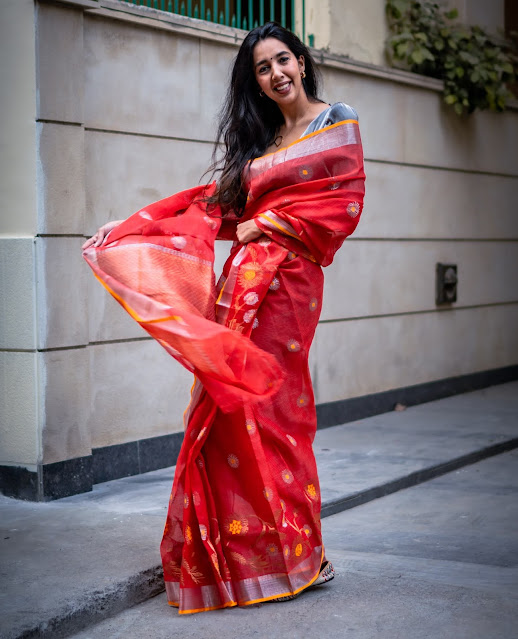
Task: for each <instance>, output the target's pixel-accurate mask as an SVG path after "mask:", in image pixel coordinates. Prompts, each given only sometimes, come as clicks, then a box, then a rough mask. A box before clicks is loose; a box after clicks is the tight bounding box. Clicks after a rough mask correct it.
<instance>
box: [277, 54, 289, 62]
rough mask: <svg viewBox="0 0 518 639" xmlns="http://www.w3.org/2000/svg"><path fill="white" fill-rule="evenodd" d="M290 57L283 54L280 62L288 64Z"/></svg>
mask: <svg viewBox="0 0 518 639" xmlns="http://www.w3.org/2000/svg"><path fill="white" fill-rule="evenodd" d="M288 60H289V57H288V56H287V55H285V56H283V57H282V58H280V60H279V62H280V63H281V64H286V62H288Z"/></svg>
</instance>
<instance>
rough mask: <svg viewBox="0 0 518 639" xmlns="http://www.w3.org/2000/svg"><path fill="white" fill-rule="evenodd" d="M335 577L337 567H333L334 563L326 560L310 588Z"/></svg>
mask: <svg viewBox="0 0 518 639" xmlns="http://www.w3.org/2000/svg"><path fill="white" fill-rule="evenodd" d="M334 578H335V569H334V568H333V564H332V563H331V562H330V561H327V560H325V561H324V562H323V563H322V566H321V567H320V573H319V574H318V577H317V578H316V579H315V581H314V582H313V583H312V584H311V586H310V588H311V587H313V586H320V584H325V583H326V582H327V581H331V579H334Z"/></svg>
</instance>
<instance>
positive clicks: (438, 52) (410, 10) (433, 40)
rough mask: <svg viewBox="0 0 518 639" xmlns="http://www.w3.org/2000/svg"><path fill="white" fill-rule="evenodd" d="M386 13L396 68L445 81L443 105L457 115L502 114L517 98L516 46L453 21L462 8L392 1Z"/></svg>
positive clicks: (388, 4) (410, 1)
mask: <svg viewBox="0 0 518 639" xmlns="http://www.w3.org/2000/svg"><path fill="white" fill-rule="evenodd" d="M386 11H387V18H388V21H389V26H390V30H391V32H392V34H393V35H392V36H391V37H390V38H389V39H388V41H387V53H388V55H389V58H390V60H391V62H392V64H393V65H394V66H399V67H402V68H406V69H409V70H410V71H413V72H415V73H421V74H423V75H427V76H431V77H433V78H439V79H440V80H443V81H444V101H445V102H446V104H449V105H451V106H452V107H453V109H455V112H456V113H457V114H458V115H462V114H463V113H472V112H473V111H475V109H491V110H493V111H503V110H504V109H505V106H506V102H507V100H508V99H509V98H511V97H514V96H513V94H512V93H511V92H510V91H509V89H508V87H509V86H511V85H512V84H513V83H515V82H516V81H517V79H518V57H517V55H516V47H513V45H512V43H510V42H505V41H503V40H499V39H497V38H495V37H492V36H490V35H488V34H487V33H486V32H485V31H484V30H483V29H481V28H480V27H477V26H465V25H461V24H458V23H456V22H454V20H455V19H456V18H457V16H458V14H457V10H456V9H453V10H451V11H445V10H444V9H442V8H441V7H440V6H439V5H438V4H436V3H435V2H428V1H426V0H423V1H416V0H387V4H386Z"/></svg>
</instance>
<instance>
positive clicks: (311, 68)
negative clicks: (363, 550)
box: [84, 23, 365, 613]
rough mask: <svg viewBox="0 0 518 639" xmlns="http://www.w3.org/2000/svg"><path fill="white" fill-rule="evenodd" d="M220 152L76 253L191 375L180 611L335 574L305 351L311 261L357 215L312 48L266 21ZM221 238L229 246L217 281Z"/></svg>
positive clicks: (286, 594) (170, 576)
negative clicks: (201, 178) (323, 516)
mask: <svg viewBox="0 0 518 639" xmlns="http://www.w3.org/2000/svg"><path fill="white" fill-rule="evenodd" d="M221 141H223V143H224V147H225V154H224V156H223V159H222V161H221V166H218V165H215V166H213V168H214V169H218V170H219V171H220V175H219V179H218V181H217V182H215V183H213V184H211V185H207V186H202V187H196V188H194V189H190V190H188V191H184V192H182V193H179V194H176V195H174V196H172V197H170V198H167V199H165V200H162V201H161V202H157V203H155V204H152V205H150V206H147V207H146V208H145V209H144V210H142V211H139V212H138V213H136V214H135V215H133V216H132V217H130V218H129V219H128V220H126V221H125V222H123V223H117V224H114V223H111V224H108V225H105V226H104V227H102V228H101V229H99V231H98V232H97V234H96V235H95V236H94V237H93V238H91V239H90V240H88V241H87V242H86V243H85V245H84V247H85V249H86V250H85V258H86V259H87V260H88V262H89V263H90V265H91V266H92V268H93V269H94V271H95V273H96V275H97V276H98V278H99V279H100V281H101V282H102V283H103V284H104V285H105V286H106V287H107V288H108V290H109V291H110V292H111V293H112V294H113V295H114V296H115V297H116V299H118V301H119V302H120V303H121V304H122V305H123V306H124V307H125V308H126V310H128V312H130V313H131V315H132V316H133V317H134V318H135V319H137V321H139V323H140V324H141V325H142V326H143V327H144V328H145V329H146V330H147V331H148V332H149V333H150V334H151V335H153V336H154V337H155V338H156V339H157V340H158V341H159V342H160V344H162V346H164V347H165V348H166V349H167V350H168V352H169V353H170V354H171V355H173V356H174V357H175V358H176V359H177V360H178V361H180V362H181V363H182V364H184V365H185V366H186V367H187V368H188V369H189V370H191V371H192V372H193V373H194V374H195V384H194V386H193V390H192V399H191V403H190V405H189V407H188V409H187V411H186V413H185V429H186V430H185V438H184V442H183V445H182V449H181V451H180V455H179V458H178V463H177V466H176V471H175V478H174V483H173V490H172V494H171V499H170V504H169V511H168V515H167V521H166V526H165V530H164V536H163V540H162V545H161V553H162V561H163V566H164V579H165V585H166V591H167V595H168V600H169V603H170V604H171V605H173V606H177V607H178V608H179V611H180V613H192V612H199V611H203V610H212V609H215V608H224V607H229V606H237V605H240V606H246V605H249V604H253V603H257V602H261V601H282V600H285V599H292V598H293V597H295V596H296V595H298V594H299V593H300V592H302V591H303V590H305V589H306V588H308V587H310V586H314V585H318V584H321V583H324V582H326V581H329V580H331V579H332V578H333V576H334V571H333V567H332V565H331V564H330V562H329V561H327V560H326V558H325V553H324V548H323V543H322V536H321V530H320V505H321V496H320V488H319V482H318V475H317V468H316V463H315V457H314V454H313V450H312V442H313V439H314V436H315V431H316V411H315V402H314V397H313V390H312V385H311V378H310V374H309V367H308V354H309V348H310V346H311V342H312V339H313V336H314V332H315V329H316V326H317V323H318V317H319V314H320V309H321V307H322V290H323V275H322V268H321V267H322V266H327V265H328V264H330V263H331V262H332V260H333V257H334V254H335V252H336V251H337V250H338V249H339V248H340V246H341V244H342V243H343V241H344V239H345V238H346V237H347V236H348V235H349V234H351V233H352V232H353V231H354V229H355V228H356V225H357V223H358V220H359V217H360V213H361V209H362V202H363V194H364V179H365V174H364V171H363V155H362V147H361V141H360V134H359V130H358V121H357V115H356V112H355V111H354V109H352V108H351V107H348V106H347V105H345V104H343V103H338V104H334V105H332V106H330V105H328V104H326V103H324V102H322V101H321V100H320V99H319V98H318V95H317V76H316V71H315V65H314V62H313V60H312V58H311V56H310V53H309V51H308V50H307V48H306V47H305V46H304V45H303V44H302V43H301V42H300V40H299V39H298V38H297V37H296V36H294V35H293V34H292V33H290V32H289V31H286V30H285V29H283V28H282V27H280V26H279V25H276V24H272V23H269V24H266V25H264V26H262V27H258V28H256V29H253V30H252V31H251V32H250V33H249V34H248V35H247V37H246V38H245V40H244V42H243V44H242V46H241V48H240V50H239V53H238V55H237V57H236V60H235V63H234V67H233V70H232V80H231V84H230V87H229V90H228V94H227V100H226V104H225V107H224V110H223V113H222V115H221V120H220V126H219V130H218V140H217V144H216V148H217V145H218V144H219V143H220V142H221ZM107 233H109V235H108V236H107V237H106V234H107ZM216 238H220V239H231V240H233V241H234V244H233V246H232V249H231V252H230V256H229V258H228V260H227V262H226V264H225V266H224V269H223V274H222V276H221V278H220V280H219V283H218V286H217V288H216V287H214V285H213V272H212V264H213V258H214V253H213V244H214V240H215V239H216Z"/></svg>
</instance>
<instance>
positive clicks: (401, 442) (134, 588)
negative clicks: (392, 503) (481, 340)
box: [0, 382, 518, 639]
mask: <svg viewBox="0 0 518 639" xmlns="http://www.w3.org/2000/svg"><path fill="white" fill-rule="evenodd" d="M517 445H518V382H513V383H510V384H503V385H501V386H495V387H492V388H489V389H485V390H482V391H477V392H474V393H468V394H466V395H459V396H455V397H450V398H447V399H443V400H439V401H436V402H430V403H428V404H422V405H420V406H415V407H412V408H409V409H407V410H406V411H403V412H393V413H385V414H383V415H378V416H376V417H371V418H368V419H364V420H360V421H357V422H352V423H349V424H346V425H344V426H336V427H332V428H328V429H325V430H322V431H319V432H318V433H317V438H316V441H315V452H316V455H317V461H318V464H319V472H320V479H321V485H322V494H323V514H324V515H330V514H332V513H335V512H340V511H342V510H344V509H348V508H351V507H353V506H358V505H359V504H361V503H364V502H368V501H371V500H373V499H375V498H376V497H380V496H383V495H387V494H390V493H391V492H394V491H399V490H401V489H403V488H407V487H409V486H414V485H416V484H419V483H421V482H423V481H426V480H428V479H430V478H432V477H436V476H439V475H441V474H443V473H445V472H451V471H453V470H455V469H456V468H463V467H465V466H466V464H469V463H473V462H475V461H477V460H480V459H485V458H487V457H490V456H491V455H495V454H496V453H501V452H502V451H505V450H512V449H513V448H515V447H516V446H517ZM503 457H505V455H503V456H502V455H500V456H499V457H494V458H493V460H492V461H495V462H496V460H499V459H502V458H503ZM488 463H489V462H488ZM471 468H475V467H474V466H473V467H471ZM466 470H467V469H466ZM172 475H173V470H172V469H165V470H160V471H155V472H152V473H147V474H146V475H140V476H136V477H130V478H126V479H122V480H117V481H113V482H108V483H105V484H100V485H98V486H96V487H95V488H94V491H93V492H92V493H86V494H83V495H77V496H74V497H70V498H67V499H62V500H60V501H58V502H50V503H44V504H34V503H27V502H21V501H17V500H13V499H8V498H5V497H0V521H1V524H0V527H1V530H0V532H1V537H0V541H1V545H0V551H1V568H0V575H1V577H2V583H3V584H6V586H5V587H4V588H2V592H1V593H0V637H2V638H5V639H15V638H16V639H18V638H21V637H24V638H26V639H28V638H29V637H52V638H58V637H66V636H70V634H72V633H74V632H77V631H78V630H79V629H80V628H85V627H89V626H91V625H92V624H94V623H95V622H98V621H99V620H101V619H103V618H104V617H107V616H110V615H115V614H117V613H119V612H121V611H123V610H125V609H127V608H128V607H129V606H132V605H135V604H137V603H139V602H141V601H145V600H146V599H149V598H150V597H152V596H153V595H155V594H157V593H159V592H160V591H161V589H162V583H161V576H160V557H159V553H158V545H159V542H160V538H161V534H162V529H163V524H164V520H165V513H166V507H167V503H168V497H169V491H170V488H171V482H172ZM453 476H454V475H447V476H445V477H444V479H446V477H453ZM438 481H440V480H435V482H438ZM430 485H431V484H430ZM427 486H428V484H427ZM421 488H424V486H421V487H419V490H421ZM416 490H417V488H416ZM406 492H412V491H406ZM401 494H402V493H401ZM399 495H400V494H399V493H398V495H394V496H392V497H390V498H389V497H387V498H385V499H383V500H378V501H376V502H373V503H372V504H369V505H368V507H369V508H372V507H374V506H375V505H378V504H383V503H389V500H390V499H394V498H396V497H398V496H399ZM442 507H443V508H445V511H448V508H449V502H448V501H445V502H444V504H443V506H442ZM366 508H367V505H366V506H365V509H366ZM439 510H440V509H439V508H438V509H437V511H439ZM361 512H369V511H366V510H364V507H361V508H360V507H359V508H355V509H354V510H353V511H349V512H348V513H346V514H344V515H343V517H346V515H347V516H349V517H351V516H353V515H354V516H359V515H358V514H357V513H361ZM341 516H342V515H340V517H341ZM469 516H470V515H469V513H468V514H467V517H468V518H469ZM366 517H367V518H369V517H370V515H366ZM333 521H335V518H333V517H330V518H329V519H326V520H324V522H325V523H324V527H325V529H326V531H327V532H328V535H327V536H326V546H327V547H328V548H333V550H336V558H337V559H336V563H337V564H338V565H339V566H340V568H341V570H343V571H344V572H343V574H344V575H345V568H346V565H345V564H344V565H342V564H340V563H339V562H340V561H342V559H341V557H342V555H341V554H340V553H342V552H345V553H346V556H344V557H343V561H345V562H346V563H347V562H350V561H352V560H353V559H354V556H355V555H354V553H362V557H361V560H362V561H363V565H364V566H365V565H366V563H365V562H368V561H373V560H372V557H371V558H370V559H368V558H366V557H364V555H368V554H369V553H371V554H372V553H374V554H375V555H379V554H380V553H379V551H380V547H378V546H376V543H378V541H377V539H378V538H376V539H374V538H373V537H369V535H367V534H365V535H362V534H361V533H360V532H357V531H356V530H355V529H354V527H353V528H351V529H350V530H349V531H348V534H347V538H348V539H350V540H351V542H354V543H353V545H352V546H349V547H347V548H339V547H337V546H336V544H335V545H334V546H333V541H332V540H333V534H334V533H333V530H335V528H336V526H335V525H333V524H330V522H333ZM340 521H341V520H340ZM344 521H345V520H344ZM346 521H347V522H351V521H354V517H352V518H349V519H347V518H346ZM409 521H411V525H410V529H409V531H407V535H406V539H407V547H408V548H411V547H412V544H411V543H410V537H409V535H412V534H414V533H413V532H412V531H413V527H414V525H415V523H416V522H415V521H412V520H409ZM497 521H498V520H497ZM364 523H365V526H364V529H365V530H366V531H368V530H370V529H371V527H370V526H367V523H366V522H364ZM348 525H349V524H348ZM445 525H446V524H445ZM506 525H507V524H506ZM340 526H341V524H340ZM504 527H505V526H504ZM358 530H360V529H358ZM495 530H497V529H496V528H495ZM382 532H383V531H382ZM385 533H386V531H385ZM484 534H487V535H488V536H491V534H492V535H494V534H495V533H494V532H493V533H490V531H489V530H486V531H484ZM506 534H507V533H506ZM394 535H395V537H394V539H393V540H392V541H391V538H390V536H387V535H386V534H385V536H383V535H381V536H380V537H379V539H380V540H381V539H383V542H379V543H383V544H390V543H395V542H396V541H397V540H399V542H400V541H401V536H400V533H399V532H397V531H396V532H395V533H394ZM504 537H505V539H504V543H503V544H502V548H501V552H504V550H505V548H506V544H507V541H506V540H507V539H508V537H507V536H505V535H504ZM430 543H432V545H433V543H434V542H430ZM335 547H336V548H335ZM382 550H383V548H382ZM496 551H497V550H496V548H494V549H493V550H492V551H491V552H493V554H494V553H496ZM456 552H457V554H455V553H454V555H452V556H455V557H457V555H458V552H459V551H456ZM470 552H471V550H470V548H467V549H466V553H467V554H468V558H469V557H470ZM485 552H486V553H488V552H489V550H487V551H485ZM395 554H396V555H397V556H398V558H399V559H398V561H400V560H401V559H400V554H398V553H395ZM504 554H505V552H504ZM426 559H430V560H432V559H433V557H431V558H430V557H426ZM445 561H460V562H462V561H464V560H463V559H460V560H458V559H449V558H446V559H445ZM491 561H492V562H493V563H494V564H495V565H499V564H498V561H497V559H495V558H494V557H493V558H492V559H491ZM495 562H496V563H495ZM468 563H469V562H468ZM474 564H475V565H477V562H476V561H475V562H474ZM482 564H483V565H486V564H485V563H484V562H482ZM383 565H385V564H383ZM383 565H382V568H383ZM347 566H349V564H347ZM349 567H350V566H349ZM387 569H388V568H387ZM373 570H374V571H375V572H376V571H377V570H378V569H377V568H374V569H373ZM383 570H385V568H383ZM484 578H485V579H486V580H487V579H488V577H484ZM344 579H345V577H344ZM365 579H367V581H368V579H370V577H368V578H367V577H366V576H365V575H364V574H362V575H361V578H359V579H358V582H357V583H358V584H360V583H362V580H363V582H364V581H365ZM335 583H336V584H339V583H341V580H340V579H338V578H337V579H335ZM344 583H345V582H344ZM355 583H356V582H355ZM380 583H381V582H380ZM427 583H428V582H427ZM350 586H351V584H348V585H347V587H350ZM354 587H355V588H356V587H359V586H356V585H355V586H354ZM449 587H457V586H455V584H453V585H450V586H449ZM339 591H340V589H339V588H334V589H333V591H332V592H333V593H336V594H332V595H330V599H329V601H332V600H333V598H334V597H335V596H336V597H338V596H339ZM326 592H327V589H326ZM330 592H331V591H330ZM423 592H424V591H423ZM423 596H424V595H423ZM495 596H497V595H495ZM498 596H499V595H498ZM304 597H305V598H306V597H308V598H309V597H312V598H314V597H321V595H319V594H317V592H316V591H315V594H310V593H307V594H305V595H304ZM311 600H312V599H311ZM300 601H302V599H300ZM326 601H327V597H326ZM298 602H299V600H297V602H293V603H291V602H290V603H289V604H283V606H285V607H283V610H284V611H288V610H292V606H293V605H295V604H298ZM146 605H149V606H153V605H159V603H158V601H155V600H152V601H150V602H149V604H146ZM277 605H278V606H279V607H280V606H281V604H277ZM315 605H316V606H317V607H318V606H319V604H315ZM475 608H476V606H475ZM268 609H269V610H270V609H271V606H269V607H268ZM261 610H262V609H261ZM295 610H299V609H298V608H296V609H295ZM172 612H173V613H174V611H170V610H169V608H168V607H167V613H168V614H169V615H171V614H172ZM228 612H229V614H234V615H236V616H234V617H230V618H228V617H226V618H228V619H229V623H230V619H233V620H234V621H232V625H233V624H235V623H237V620H238V619H240V618H241V617H242V616H243V614H248V613H249V612H250V611H241V610H233V611H228ZM126 614H130V612H127V613H126ZM174 614H176V613H174ZM225 614H226V613H225ZM261 614H262V613H261ZM271 614H273V613H268V616H269V617H270V616H271ZM279 614H281V613H280V612H279ZM282 614H286V612H284V613H282ZM329 614H331V612H329ZM333 614H334V613H333ZM198 617H200V615H197V616H195V617H194V618H198ZM182 619H183V618H182ZM245 619H249V618H248V617H245ZM181 623H183V621H182V622H181ZM201 623H205V622H201V621H196V622H193V624H197V625H198V626H199V627H201V626H200V624H201ZM207 623H208V622H207ZM247 623H249V622H247ZM181 627H182V628H184V626H181ZM191 627H192V628H195V627H197V626H196V625H193V626H191ZM236 627H237V626H236ZM171 632H172V631H171ZM92 636H94V635H92ZM99 636H100V635H99ZM104 636H108V637H110V636H114V637H115V636H117V635H110V634H107V635H106V634H105V635H104ZM134 636H135V637H136V636H138V635H134ZM140 636H150V637H154V636H157V637H158V636H160V635H153V634H151V635H145V634H144V635H140ZM164 636H165V635H164ZM168 636H174V635H168ZM185 636H189V635H185ZM198 636H201V635H198ZM206 636H207V637H210V636H212V635H206ZM227 636H231V635H228V634H227ZM235 636H239V635H235ZM241 636H242V635H241ZM246 636H254V635H251V634H250V633H248V634H247V635H246ZM255 636H262V635H255ZM269 636H273V635H269ZM279 636H280V635H279ZM284 636H287V635H284ZM293 636H296V635H293ZM351 636H356V635H351ZM358 636H360V635H358ZM380 636H386V637H388V636H392V635H383V634H380ZM394 636H396V635H394ZM400 636H401V635H400ZM409 636H417V635H409ZM423 636H424V635H423ZM437 636H441V635H437ZM444 636H453V635H444ZM456 636H457V635H456ZM458 636H460V635H458ZM466 636H467V635H466ZM490 636H491V635H486V637H490Z"/></svg>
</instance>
